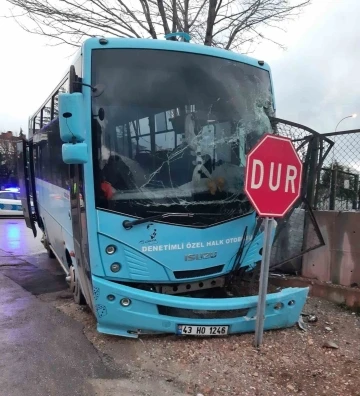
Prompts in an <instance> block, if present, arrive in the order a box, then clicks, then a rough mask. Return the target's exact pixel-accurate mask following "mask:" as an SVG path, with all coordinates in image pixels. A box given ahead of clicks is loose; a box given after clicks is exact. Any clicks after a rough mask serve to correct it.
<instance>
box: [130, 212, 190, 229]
mask: <svg viewBox="0 0 360 396" xmlns="http://www.w3.org/2000/svg"><path fill="white" fill-rule="evenodd" d="M166 217H194V213H162V214H158V215H156V216H151V217H146V218H144V219H138V220H124V221H123V223H122V225H123V227H124V228H125V229H126V230H130V229H131V228H132V227H133V226H135V225H138V224H144V223H147V222H149V221H154V220H160V219H164V218H166Z"/></svg>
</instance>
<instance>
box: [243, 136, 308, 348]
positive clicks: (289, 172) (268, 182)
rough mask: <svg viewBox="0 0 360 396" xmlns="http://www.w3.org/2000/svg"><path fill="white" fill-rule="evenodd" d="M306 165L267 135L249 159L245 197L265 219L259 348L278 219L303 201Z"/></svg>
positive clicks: (290, 147) (284, 141) (284, 143)
mask: <svg viewBox="0 0 360 396" xmlns="http://www.w3.org/2000/svg"><path fill="white" fill-rule="evenodd" d="M302 167H303V164H302V162H301V160H300V158H299V156H298V154H297V152H296V150H295V148H294V146H293V144H292V142H291V140H290V139H288V138H284V137H281V136H277V135H271V134H268V135H265V136H263V138H262V139H261V140H260V141H259V142H258V143H257V145H256V146H255V147H254V148H253V149H252V150H251V151H250V153H249V154H248V155H247V158H246V179H245V193H246V195H247V197H248V198H249V200H250V202H251V203H252V205H253V206H254V208H255V209H256V212H257V214H258V215H259V216H260V217H263V218H264V221H265V229H264V239H263V251H262V259H261V270H260V285H259V300H258V306H257V313H256V324H255V346H256V347H258V346H260V345H261V344H262V339H263V333H264V325H265V311H266V296H267V287H268V279H269V267H270V256H271V245H272V232H273V229H274V217H277V218H279V217H280V218H281V217H283V216H285V214H286V213H287V212H288V211H289V210H290V208H291V207H292V206H293V205H294V203H295V202H296V201H297V200H298V198H299V197H300V192H301V179H302Z"/></svg>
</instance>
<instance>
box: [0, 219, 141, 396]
mask: <svg viewBox="0 0 360 396" xmlns="http://www.w3.org/2000/svg"><path fill="white" fill-rule="evenodd" d="M66 289H67V285H66V283H65V279H64V275H63V273H62V270H61V268H60V267H59V266H58V265H57V263H56V260H51V259H48V258H47V254H46V252H45V251H44V249H43V247H42V244H41V243H40V238H39V237H38V238H37V239H34V237H33V235H32V233H31V231H30V230H29V229H27V228H26V226H25V223H24V220H23V219H0V395H1V396H24V395H26V396H27V395H29V396H43V395H44V396H45V395H46V396H48V395H51V396H57V395H62V396H63V395H95V394H96V395H100V394H102V392H101V387H99V384H98V383H99V381H100V382H101V381H102V380H104V381H105V380H106V381H109V380H120V379H122V380H126V377H127V375H126V374H125V373H123V372H122V371H121V370H120V369H119V368H118V367H113V366H110V365H107V364H106V363H105V362H104V359H103V356H101V354H100V353H99V352H98V351H97V350H96V349H95V348H94V347H93V345H92V344H91V343H90V342H89V341H88V339H87V338H86V337H85V336H84V334H83V331H82V325H81V323H79V322H76V321H75V320H73V319H71V318H70V317H68V316H66V315H65V314H63V313H62V312H60V311H58V310H57V309H56V308H55V307H54V306H53V305H51V304H48V303H46V302H44V301H42V300H41V299H39V298H37V297H36V296H37V295H41V294H46V293H52V292H57V291H61V290H66ZM115 382H116V381H115ZM94 383H95V384H97V385H96V386H95V387H94ZM129 394H133V393H129Z"/></svg>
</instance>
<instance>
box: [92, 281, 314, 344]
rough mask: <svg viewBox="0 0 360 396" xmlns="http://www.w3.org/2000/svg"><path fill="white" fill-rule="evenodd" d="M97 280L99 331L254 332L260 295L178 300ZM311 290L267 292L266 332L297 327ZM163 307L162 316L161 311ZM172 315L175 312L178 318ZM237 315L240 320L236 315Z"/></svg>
mask: <svg viewBox="0 0 360 396" xmlns="http://www.w3.org/2000/svg"><path fill="white" fill-rule="evenodd" d="M92 279H93V287H94V290H93V293H94V303H95V308H96V312H95V313H96V317H97V322H98V324H97V329H98V331H99V332H100V333H105V334H113V335H118V336H123V337H132V338H136V337H138V334H141V333H145V334H146V333H169V334H177V329H178V325H181V324H184V325H193V326H196V325H198V326H216V325H224V326H225V325H227V326H229V334H235V333H247V332H252V331H254V330H255V321H256V307H257V301H258V296H250V297H236V298H217V299H210V298H190V297H179V296H172V295H165V294H159V293H154V292H148V291H143V290H139V289H135V288H132V287H129V286H124V285H120V284H117V283H114V282H111V281H108V280H105V279H102V278H99V277H96V276H93V278H92ZM308 292H309V288H287V289H284V290H282V291H280V292H278V293H272V294H268V295H267V298H266V309H265V324H264V329H265V330H271V329H280V328H285V327H290V326H293V325H294V324H295V323H296V322H297V321H298V319H299V316H300V313H301V311H302V309H303V306H304V304H305V301H306V298H307V295H308ZM109 295H113V296H115V299H114V300H113V301H110V300H109V299H108V296H109ZM123 298H128V299H130V300H131V304H130V305H129V306H128V307H123V306H122V305H121V304H120V301H121V299H123ZM159 309H160V312H163V314H160V313H159ZM190 311H194V312H200V314H199V318H194V317H193V315H191V316H192V317H185V316H184V313H186V312H190ZM164 312H166V314H164ZM168 312H173V313H174V314H173V316H170V315H169V313H168ZM207 312H209V313H211V315H210V316H212V317H213V318H212V319H209V318H205V319H204V316H205V317H206V316H207V315H206V313H207ZM237 313H239V315H240V316H236V314H237ZM217 314H218V315H217ZM174 315H176V316H174ZM189 316H190V315H189ZM220 317H221V318H220Z"/></svg>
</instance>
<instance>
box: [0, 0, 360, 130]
mask: <svg viewBox="0 0 360 396" xmlns="http://www.w3.org/2000/svg"><path fill="white" fill-rule="evenodd" d="M7 8H8V5H7V3H6V2H5V1H4V0H2V1H1V4H0V15H3V14H5V13H6V10H7ZM359 17H360V0H313V5H312V6H310V7H308V8H307V9H306V11H305V12H304V13H303V15H302V16H301V17H300V18H299V19H298V20H297V21H296V22H292V23H290V24H289V25H288V26H287V27H286V28H287V32H286V33H283V32H281V31H278V32H276V34H273V35H272V37H273V38H274V39H276V40H278V41H280V42H282V43H283V44H285V45H286V47H287V50H286V51H283V50H280V49H278V48H276V47H275V46H274V45H272V44H270V43H264V44H262V45H261V46H260V47H258V48H257V50H256V52H255V53H254V54H253V56H255V57H257V58H260V59H264V60H265V61H267V62H268V63H270V66H271V68H272V72H273V77H274V88H275V98H276V102H277V116H278V117H280V118H285V119H288V120H291V121H295V122H299V123H302V124H305V125H307V126H309V127H311V128H313V129H315V130H317V131H319V132H330V131H333V130H334V129H335V126H336V124H337V122H338V121H339V120H340V119H341V118H343V117H345V116H347V115H349V114H352V113H359V117H358V118H356V119H347V120H345V121H344V122H343V123H342V124H341V126H340V127H339V130H343V129H355V128H360V95H359V93H358V91H359V86H360V72H359V63H358V59H359V60H360V53H359V51H358V48H359V44H358V43H359V42H360V29H359V28H358V26H359ZM0 35H1V37H2V38H3V39H2V44H1V47H2V48H1V53H2V56H1V61H0V76H1V84H0V131H4V130H14V131H18V130H19V128H20V127H22V128H23V129H24V131H27V120H28V117H29V116H30V115H31V114H32V113H33V112H35V111H36V110H37V108H38V107H40V105H41V104H42V102H43V101H44V100H45V99H46V97H47V96H48V94H49V93H50V91H51V90H52V89H53V88H54V86H55V85H56V84H57V83H58V82H59V80H60V78H61V77H62V75H63V74H64V73H65V71H66V70H67V68H68V66H69V62H70V60H71V59H72V55H73V53H74V49H73V48H70V47H66V46H57V47H50V46H48V39H47V38H45V37H39V36H37V35H32V34H29V33H26V32H24V31H23V30H22V29H21V28H20V27H19V26H18V25H17V24H16V22H15V21H13V20H9V19H0Z"/></svg>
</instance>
